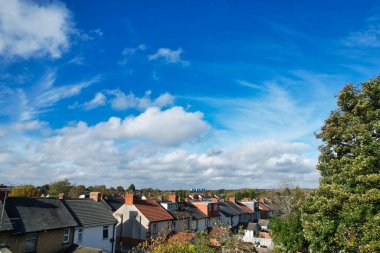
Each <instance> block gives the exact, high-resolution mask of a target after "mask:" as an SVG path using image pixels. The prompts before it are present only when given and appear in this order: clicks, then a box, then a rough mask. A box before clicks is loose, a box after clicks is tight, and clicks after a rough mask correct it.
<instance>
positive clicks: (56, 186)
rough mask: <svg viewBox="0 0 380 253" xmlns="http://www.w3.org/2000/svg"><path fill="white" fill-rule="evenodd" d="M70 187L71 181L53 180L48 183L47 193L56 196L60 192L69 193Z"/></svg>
mask: <svg viewBox="0 0 380 253" xmlns="http://www.w3.org/2000/svg"><path fill="white" fill-rule="evenodd" d="M70 189H71V183H70V182H69V180H68V179H64V180H60V181H56V182H53V183H51V184H50V185H49V194H50V196H51V197H57V196H58V195H59V194H60V193H64V194H65V195H66V196H68V195H69V191H70Z"/></svg>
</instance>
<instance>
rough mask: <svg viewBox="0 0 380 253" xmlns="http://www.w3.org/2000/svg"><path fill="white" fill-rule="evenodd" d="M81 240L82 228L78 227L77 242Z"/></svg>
mask: <svg viewBox="0 0 380 253" xmlns="http://www.w3.org/2000/svg"><path fill="white" fill-rule="evenodd" d="M82 240H83V228H78V242H82Z"/></svg>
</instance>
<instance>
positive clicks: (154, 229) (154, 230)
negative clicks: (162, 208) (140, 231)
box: [152, 223, 158, 235]
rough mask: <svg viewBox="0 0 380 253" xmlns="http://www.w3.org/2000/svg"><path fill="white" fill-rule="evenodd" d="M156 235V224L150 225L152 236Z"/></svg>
mask: <svg viewBox="0 0 380 253" xmlns="http://www.w3.org/2000/svg"><path fill="white" fill-rule="evenodd" d="M157 233H158V231H157V223H152V234H153V235H156V234H157Z"/></svg>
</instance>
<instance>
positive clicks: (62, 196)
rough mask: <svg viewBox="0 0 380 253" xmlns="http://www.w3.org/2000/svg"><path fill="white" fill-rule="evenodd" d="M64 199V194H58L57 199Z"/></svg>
mask: <svg viewBox="0 0 380 253" xmlns="http://www.w3.org/2000/svg"><path fill="white" fill-rule="evenodd" d="M65 198H66V196H65V194H64V193H60V194H58V199H65Z"/></svg>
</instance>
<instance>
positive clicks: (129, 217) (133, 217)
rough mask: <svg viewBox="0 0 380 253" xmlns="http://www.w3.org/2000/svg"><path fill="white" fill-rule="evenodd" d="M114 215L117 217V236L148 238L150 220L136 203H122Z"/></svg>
mask: <svg viewBox="0 0 380 253" xmlns="http://www.w3.org/2000/svg"><path fill="white" fill-rule="evenodd" d="M113 216H114V217H115V218H116V219H117V221H118V223H117V225H116V235H115V237H116V236H122V237H129V238H134V239H140V240H146V239H148V238H147V231H148V226H149V221H148V219H147V218H145V216H144V215H142V213H141V212H140V211H139V210H138V209H137V208H136V207H135V206H134V205H122V206H121V207H120V208H119V209H117V210H116V211H115V212H114V213H113Z"/></svg>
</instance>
